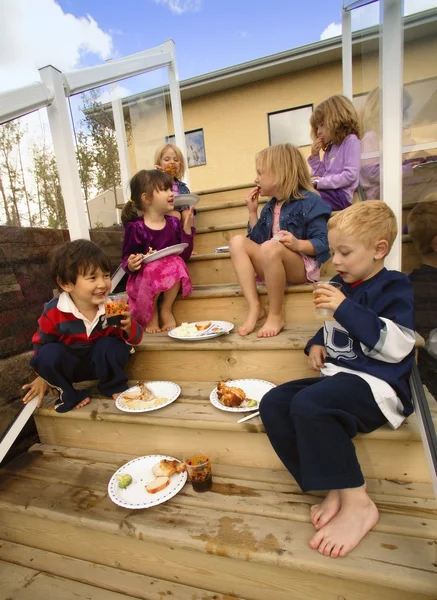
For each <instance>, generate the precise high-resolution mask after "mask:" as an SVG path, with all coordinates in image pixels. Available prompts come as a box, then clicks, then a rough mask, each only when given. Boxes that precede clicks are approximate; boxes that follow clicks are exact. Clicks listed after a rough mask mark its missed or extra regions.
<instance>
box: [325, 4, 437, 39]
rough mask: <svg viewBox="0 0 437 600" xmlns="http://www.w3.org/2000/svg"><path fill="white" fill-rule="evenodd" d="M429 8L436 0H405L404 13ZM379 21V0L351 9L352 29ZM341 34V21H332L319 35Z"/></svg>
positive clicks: (436, 5)
mask: <svg viewBox="0 0 437 600" xmlns="http://www.w3.org/2000/svg"><path fill="white" fill-rule="evenodd" d="M430 8H437V0H405V3H404V15H411V14H413V13H418V12H421V11H423V10H428V9H430ZM378 23H379V2H374V3H373V4H368V5H367V6H363V7H361V8H357V9H355V10H354V11H352V30H353V31H359V30H360V29H366V27H372V26H374V25H377V24H378ZM337 35H341V23H335V22H332V23H330V24H329V25H328V27H326V29H324V30H323V31H322V33H321V35H320V39H321V40H326V39H328V38H331V37H335V36H337Z"/></svg>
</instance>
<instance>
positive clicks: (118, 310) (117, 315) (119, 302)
mask: <svg viewBox="0 0 437 600" xmlns="http://www.w3.org/2000/svg"><path fill="white" fill-rule="evenodd" d="M126 311H129V304H128V300H127V294H126V293H124V292H123V293H122V294H110V295H109V296H108V297H107V298H106V300H105V315H106V320H107V321H108V325H109V326H110V327H121V320H122V319H125V316H123V315H122V313H123V312H126Z"/></svg>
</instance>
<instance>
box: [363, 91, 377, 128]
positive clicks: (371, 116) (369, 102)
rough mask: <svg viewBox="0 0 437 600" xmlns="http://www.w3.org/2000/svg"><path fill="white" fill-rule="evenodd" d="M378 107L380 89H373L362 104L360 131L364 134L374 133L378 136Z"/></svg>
mask: <svg viewBox="0 0 437 600" xmlns="http://www.w3.org/2000/svg"><path fill="white" fill-rule="evenodd" d="M379 107H380V89H379V88H375V89H374V90H372V91H371V92H370V93H369V94H368V96H367V98H366V103H365V104H364V107H363V110H362V112H361V119H360V121H361V131H362V132H363V133H366V132H367V131H374V132H375V133H376V134H378V135H379V128H380V123H379Z"/></svg>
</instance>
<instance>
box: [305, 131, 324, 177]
mask: <svg viewBox="0 0 437 600" xmlns="http://www.w3.org/2000/svg"><path fill="white" fill-rule="evenodd" d="M322 145H323V142H322V140H320V139H319V138H317V140H316V141H315V142H314V143H313V145H312V146H311V156H309V157H308V164H309V165H310V167H311V176H312V177H322V175H324V174H325V172H326V167H325V163H324V161H322V160H320V155H319V153H320V150H321V149H322Z"/></svg>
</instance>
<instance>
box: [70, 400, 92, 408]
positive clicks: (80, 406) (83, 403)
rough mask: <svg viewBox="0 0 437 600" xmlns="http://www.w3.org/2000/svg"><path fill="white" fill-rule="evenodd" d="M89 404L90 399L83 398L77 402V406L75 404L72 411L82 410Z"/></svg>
mask: <svg viewBox="0 0 437 600" xmlns="http://www.w3.org/2000/svg"><path fill="white" fill-rule="evenodd" d="M90 402H91V398H84V399H83V400H82V401H81V402H79V404H76V406H75V407H74V409H76V408H83V407H84V406H86V405H87V404H89V403H90Z"/></svg>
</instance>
